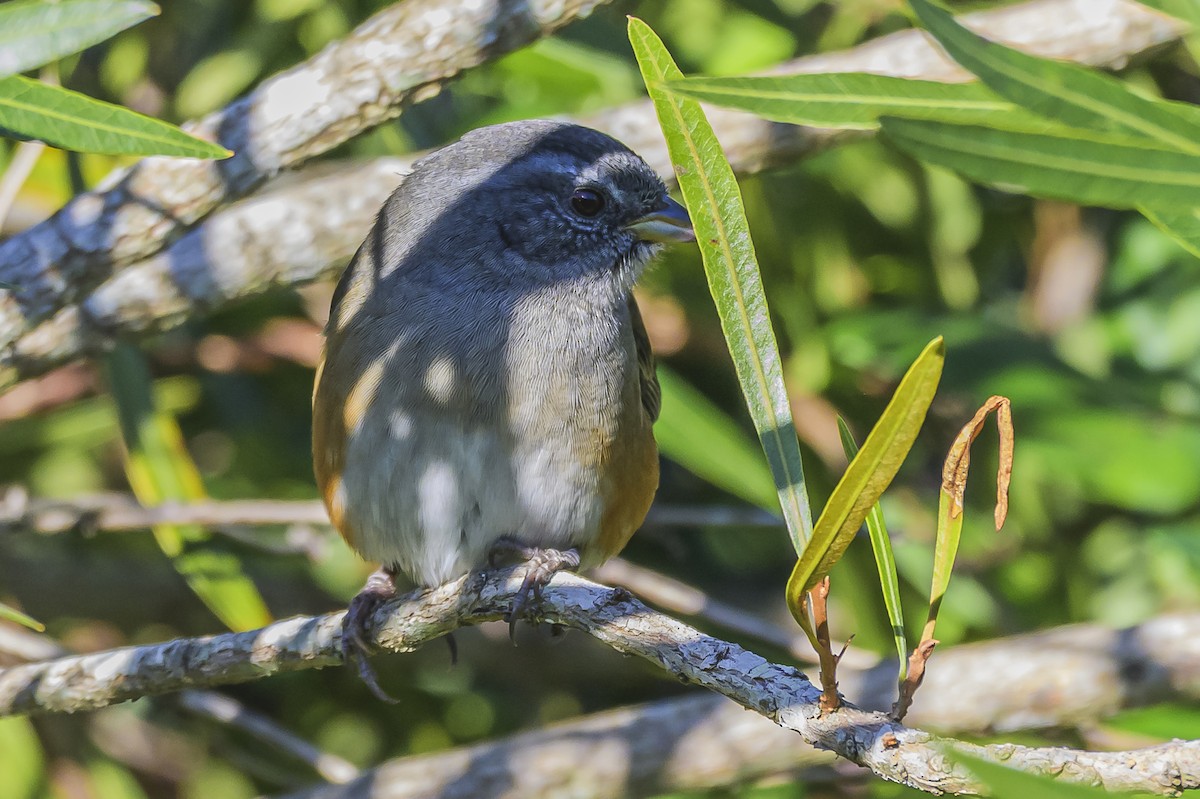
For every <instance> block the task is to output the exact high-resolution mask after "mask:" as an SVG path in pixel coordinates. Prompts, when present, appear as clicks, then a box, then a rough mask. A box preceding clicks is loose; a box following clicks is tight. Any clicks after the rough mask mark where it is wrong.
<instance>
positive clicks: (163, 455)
mask: <svg viewBox="0 0 1200 799" xmlns="http://www.w3.org/2000/svg"><path fill="white" fill-rule="evenodd" d="M105 364H106V366H107V370H108V378H109V385H110V387H111V389H112V391H113V394H114V397H115V399H116V401H117V415H118V418H119V419H120V423H121V432H122V436H123V438H124V440H125V449H126V464H125V471H126V474H127V475H128V477H129V484H130V487H131V488H132V489H133V493H134V496H136V497H137V499H138V501H139V502H141V503H142V504H143V505H146V506H148V507H152V506H154V505H158V504H160V503H162V502H166V501H177V502H189V501H195V500H201V499H204V498H205V493H204V485H203V482H202V480H201V478H200V474H199V472H198V471H197V469H196V465H195V463H193V461H192V459H191V456H190V455H189V454H188V452H187V449H186V448H185V447H184V445H183V436H182V434H181V432H180V430H179V425H178V424H177V423H176V421H175V418H174V417H173V416H172V415H171V414H169V413H167V412H165V411H163V410H162V409H160V408H157V407H155V404H154V397H153V392H152V391H151V383H150V374H149V371H148V370H147V368H146V365H145V360H144V357H143V356H142V354H141V353H140V352H139V351H137V350H136V349H134V348H132V347H131V346H129V345H122V346H118V347H117V348H116V349H115V350H114V351H113V352H111V353H110V354H109V355H108V356H107V357H106V359H105ZM153 533H154V538H155V540H156V541H157V542H158V545H159V548H160V549H162V551H163V552H164V553H165V554H166V555H167V556H168V557H169V558H170V559H171V562H172V564H173V565H174V566H175V569H176V571H178V572H179V573H180V574H181V575H182V576H183V578H184V579H185V580H186V581H187V584H188V586H189V587H190V588H191V589H192V591H194V592H195V594H196V596H198V597H199V598H200V599H201V601H203V602H204V604H205V605H207V606H208V608H209V609H210V610H211V611H212V612H213V613H214V614H215V615H216V616H217V618H219V619H220V620H221V621H222V622H224V623H225V625H226V626H228V627H229V628H230V629H232V630H239V631H240V630H252V629H254V628H256V627H261V626H263V625H265V624H267V623H269V622H270V621H271V615H270V613H269V612H268V611H267V606H266V604H265V603H264V602H263V599H262V596H261V595H260V594H259V593H258V589H257V588H256V587H255V586H254V583H253V582H251V580H250V578H249V577H247V576H246V575H245V573H244V572H243V571H242V567H241V564H240V563H239V562H238V560H237V558H236V557H235V556H234V555H233V553H231V552H227V551H224V550H223V549H221V548H220V547H219V546H217V545H216V543H215V542H214V541H213V540H212V539H211V536H210V535H209V534H208V533H207V531H205V530H204V529H203V528H201V527H199V526H197V525H170V524H160V525H156V526H155V527H154V528H153Z"/></svg>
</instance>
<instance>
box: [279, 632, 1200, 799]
mask: <svg viewBox="0 0 1200 799" xmlns="http://www.w3.org/2000/svg"><path fill="white" fill-rule="evenodd" d="M1198 634H1200V614H1190V615H1187V616H1167V617H1163V618H1160V619H1153V620H1151V621H1148V622H1146V623H1144V624H1141V625H1138V626H1136V627H1131V628H1128V629H1126V630H1121V631H1116V630H1109V629H1105V628H1103V627H1099V626H1095V625H1076V626H1071V627H1061V628H1058V629H1054V630H1048V631H1046V632H1042V633H1038V634H1036V635H1023V636H1015V637H1012V638H1001V639H997V640H994V641H987V642H985V643H979V644H971V645H968V646H960V647H952V648H948V649H945V650H943V651H942V652H941V653H939V660H938V662H937V664H936V666H935V668H934V669H933V670H932V671H931V672H930V675H929V680H928V681H927V682H926V684H925V688H924V693H923V694H922V695H921V697H920V698H919V699H918V701H917V703H916V706H915V709H914V711H913V713H912V715H911V718H912V719H914V722H915V723H917V724H920V725H922V726H928V727H932V728H933V729H936V730H938V731H939V732H941V733H944V734H954V733H959V734H962V733H968V734H970V733H982V732H985V731H987V732H992V733H994V732H996V731H997V730H1003V731H1015V730H1028V729H1045V728H1064V727H1071V726H1075V725H1090V724H1092V723H1094V722H1095V721H1096V720H1097V719H1098V718H1101V717H1103V716H1107V715H1110V714H1112V713H1113V712H1116V711H1117V710H1118V709H1120V708H1123V707H1129V706H1133V705H1139V704H1144V703H1151V702H1159V701H1164V700H1165V699H1166V698H1167V697H1168V696H1169V695H1171V694H1172V687H1171V686H1172V684H1174V685H1175V686H1176V687H1177V688H1178V689H1181V690H1182V691H1183V697H1184V698H1189V697H1190V698H1197V697H1200V679H1197V674H1196V670H1195V668H1194V664H1195V663H1197V662H1200V660H1198V659H1197V653H1196V649H1197V638H1196V636H1197V635H1198ZM1159 655H1162V656H1165V657H1166V658H1167V660H1160V659H1158V656H1159ZM840 677H841V678H842V687H843V689H844V690H845V693H846V694H847V695H848V696H853V697H855V698H856V699H858V700H860V701H861V702H862V704H863V705H864V706H866V707H869V708H872V709H875V710H884V709H886V708H888V707H889V706H890V705H891V703H892V700H893V699H894V692H895V687H896V686H895V668H894V666H893V665H892V664H891V663H890V662H889V663H887V664H882V665H880V666H877V667H875V668H873V669H870V670H869V671H856V670H853V669H848V670H847V669H843V670H842V671H841V673H840ZM1047 685H1054V686H1061V687H1062V688H1063V690H1050V691H1046V690H1044V689H1045V687H1046V686H1047ZM1176 696H1177V698H1178V695H1176ZM596 752H604V753H605V754H606V756H605V757H596V756H595V753H596ZM831 762H833V756H832V755H831V754H830V753H828V752H822V751H818V750H817V749H815V748H813V747H811V746H804V745H797V742H796V738H795V735H794V734H792V733H790V732H789V731H787V730H785V729H782V728H780V727H778V726H776V725H775V724H773V723H772V722H771V721H770V720H768V719H766V718H764V717H762V716H759V715H757V714H754V713H747V712H745V710H743V709H742V708H741V707H740V706H739V705H736V704H734V703H733V702H729V701H727V700H726V699H724V698H723V697H721V696H714V695H708V696H686V697H680V698H675V699H666V700H661V701H658V702H652V703H649V704H645V705H640V706H637V707H630V708H622V709H619V710H614V711H608V712H604V713H598V714H595V715H590V716H586V717H584V718H581V719H578V720H575V721H570V722H565V723H562V724H557V725H554V726H552V727H549V728H545V729H540V730H534V731H531V732H526V733H521V734H519V735H514V736H512V737H509V738H505V739H502V740H499V741H492V742H488V743H482V744H478V745H475V746H471V747H463V748H459V749H452V750H449V751H445V752H437V753H434V754H429V755H419V756H415V757H402V758H396V759H394V760H390V761H387V762H385V763H383V764H381V765H380V766H378V767H376V768H374V769H371V770H370V771H368V772H365V773H364V774H363V776H362V777H361V778H360V779H358V780H355V781H354V782H351V783H349V784H347V785H344V786H314V787H311V788H308V789H305V790H301V791H297V792H295V793H289V794H288V795H287V799H435V798H436V799H468V798H469V799H502V798H503V797H510V796H521V797H527V799H537V797H549V796H555V795H559V794H560V793H562V792H565V791H566V790H568V789H569V790H570V791H571V796H573V797H575V799H637V797H646V796H656V795H659V794H662V793H675V792H680V791H694V790H704V789H711V788H717V787H723V786H729V785H733V784H737V783H740V782H745V781H748V780H754V779H757V778H762V777H767V776H772V775H776V774H780V773H791V772H795V771H799V770H802V769H805V768H810V767H813V766H817V765H824V764H829V763H831Z"/></svg>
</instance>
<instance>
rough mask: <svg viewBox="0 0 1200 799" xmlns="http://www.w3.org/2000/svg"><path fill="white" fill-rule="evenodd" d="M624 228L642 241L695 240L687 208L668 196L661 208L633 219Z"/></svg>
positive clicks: (669, 241)
mask: <svg viewBox="0 0 1200 799" xmlns="http://www.w3.org/2000/svg"><path fill="white" fill-rule="evenodd" d="M625 229H626V230H630V231H633V234H634V235H635V236H637V237H638V238H639V239H641V240H642V241H656V242H661V243H663V244H669V243H671V242H673V241H695V240H696V233H695V232H694V231H693V230H692V220H691V219H690V218H689V217H688V212H687V209H686V208H684V207H683V206H682V205H680V204H679V203H677V202H675V201H674V200H672V199H671V198H670V197H667V198H666V201H665V204H664V205H663V207H662V208H659V209H658V210H657V211H652V212H650V213H648V214H646V215H645V216H643V217H640V218H638V219H635V220H633V221H632V222H630V223H629V224H628V225H626V226H625Z"/></svg>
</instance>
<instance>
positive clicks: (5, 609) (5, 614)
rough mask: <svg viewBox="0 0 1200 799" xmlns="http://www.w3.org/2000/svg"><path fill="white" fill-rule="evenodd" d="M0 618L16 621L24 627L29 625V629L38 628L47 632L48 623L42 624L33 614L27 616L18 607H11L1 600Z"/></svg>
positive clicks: (41, 631)
mask: <svg viewBox="0 0 1200 799" xmlns="http://www.w3.org/2000/svg"><path fill="white" fill-rule="evenodd" d="M0 619H4V620H5V621H11V622H16V623H17V624H20V625H21V626H22V627H28V628H29V629H31V630H36V631H38V632H39V633H44V632H46V625H44V624H42V623H41V622H40V621H38V620H37V619H35V618H33V617H32V616H26V615H25V614H24V613H22V612H21V611H19V610H17V609H16V608H11V607H9V606H8V605H6V604H4V603H3V602H0Z"/></svg>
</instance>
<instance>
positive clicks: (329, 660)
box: [0, 566, 1200, 795]
mask: <svg viewBox="0 0 1200 799" xmlns="http://www.w3.org/2000/svg"><path fill="white" fill-rule="evenodd" d="M523 576H524V572H523V568H522V567H520V566H517V567H512V568H508V569H503V570H498V571H493V572H488V573H477V574H470V575H467V576H465V577H463V578H460V579H458V580H456V581H454V582H452V583H448V584H446V585H443V586H439V587H437V588H433V589H428V590H424V591H418V592H414V593H412V594H409V595H406V596H404V597H400V598H398V599H396V600H393V601H391V602H388V603H386V604H385V605H384V606H382V607H381V608H380V609H379V611H378V612H377V613H376V614H375V617H374V619H373V629H372V638H373V642H374V643H375V644H377V645H378V646H380V647H382V648H384V649H386V650H389V651H411V650H413V649H415V648H416V647H418V646H420V645H421V644H424V643H426V642H428V641H430V640H432V639H433V638H436V637H439V636H441V635H444V634H446V633H447V632H450V631H452V630H454V629H456V628H458V627H461V626H464V625H472V624H478V623H480V622H483V621H491V620H497V619H500V618H503V617H504V616H505V615H506V613H507V612H508V610H509V609H510V607H511V604H512V597H513V595H514V594H515V593H516V592H517V591H518V590H519V588H520V585H521V580H522V578H523ZM535 612H536V618H537V619H538V620H541V621H546V622H551V623H554V624H561V625H565V626H568V627H574V628H576V629H580V630H583V631H584V632H586V633H588V634H589V635H591V636H592V637H594V638H596V639H597V640H599V641H600V642H602V643H604V644H607V645H608V646H611V647H612V648H614V649H616V650H617V651H619V652H622V653H624V654H627V655H636V656H638V657H640V658H643V659H645V660H647V661H649V662H651V663H654V664H656V665H658V666H659V667H660V668H662V669H663V670H664V671H666V672H668V673H669V674H671V675H673V676H674V677H676V678H677V679H679V680H681V681H683V682H689V683H695V684H697V685H699V686H701V687H704V688H707V689H709V690H711V691H714V692H716V693H720V694H723V695H725V696H727V697H729V698H730V699H732V700H734V701H735V702H737V703H738V704H740V705H742V706H743V707H745V708H747V709H749V710H753V711H755V712H757V713H759V714H760V715H763V716H765V717H767V718H770V719H771V720H773V721H774V722H775V723H776V724H778V725H779V726H781V727H783V728H785V729H789V730H793V731H795V732H797V733H799V734H800V736H801V737H802V738H803V739H804V740H805V741H807V742H808V743H810V744H812V745H814V746H817V747H818V748H821V749H828V750H830V751H832V752H834V753H836V754H839V755H841V756H842V757H844V758H846V759H848V760H851V761H852V762H855V763H858V764H859V765H861V766H864V767H866V768H868V769H869V770H871V771H872V772H873V773H875V774H877V775H879V776H881V777H884V778H885V779H890V780H894V781H896V782H901V783H903V784H906V785H909V786H911V787H914V788H918V789H921V790H925V791H930V792H935V793H940V792H977V791H978V788H979V786H978V785H977V784H976V783H975V782H974V781H973V779H972V778H971V777H970V776H969V775H968V774H966V772H964V771H963V770H961V769H959V768H956V767H954V766H952V765H950V764H949V763H948V762H947V760H946V756H945V752H944V751H943V749H942V748H941V747H942V745H944V744H945V743H947V741H945V740H939V739H937V738H935V737H934V736H932V735H930V734H929V733H926V732H922V731H920V730H916V729H912V728H908V727H905V726H903V725H901V724H897V723H895V722H893V721H891V720H890V719H888V718H887V716H885V715H883V714H881V713H877V712H868V711H864V710H860V709H858V708H855V707H853V706H850V705H846V706H844V707H843V708H841V709H839V710H838V711H837V712H835V713H825V714H822V713H820V710H819V707H818V704H817V702H818V697H819V691H818V689H817V688H815V687H814V686H813V685H812V683H810V682H809V681H808V679H807V678H806V677H805V676H804V675H803V674H801V673H800V672H798V671H796V670H795V669H794V668H792V667H790V666H783V665H777V664H774V663H770V662H768V661H766V660H765V659H763V658H761V657H759V656H758V655H755V654H754V653H752V652H749V651H747V650H745V649H742V648H741V647H739V646H737V645H736V644H732V643H729V642H726V641H722V640H720V639H717V638H713V637H712V636H708V635H704V634H703V633H701V632H700V631H698V630H696V629H693V628H691V627H688V626H687V625H685V624H683V623H681V622H679V621H676V620H675V619H672V618H670V617H668V616H665V615H663V614H661V613H658V612H655V611H653V610H651V609H650V608H648V607H646V606H645V605H643V604H642V603H640V602H638V601H637V600H636V599H634V598H633V597H632V595H630V594H629V592H628V591H626V590H624V589H612V588H607V587H605V586H601V585H597V584H596V583H593V582H590V581H588V580H585V579H583V578H582V577H579V576H577V575H574V574H559V575H557V576H556V577H555V578H554V580H553V581H552V582H551V583H550V585H549V586H547V588H546V590H545V592H544V596H543V600H542V602H541V605H540V607H538V608H537V609H536V611H535ZM342 616H343V614H342V613H332V614H328V615H326V616H319V617H297V618H293V619H289V620H286V621H282V622H278V623H276V624H272V625H270V626H268V627H264V628H262V629H261V630H255V631H251V632H247V633H237V634H235V633H230V634H226V635H218V636H211V637H203V638H190V639H188V638H181V639H176V640H174V641H169V642H166V643H163V644H157V645H152V646H140V647H128V648H125V649H117V650H112V651H108V652H100V653H96V654H92V655H82V656H76V657H66V658H59V659H57V660H52V661H48V662H45V663H35V664H26V665H21V666H13V667H10V668H7V669H3V670H0V714H12V713H40V712H76V711H79V710H87V709H94V708H98V707H105V706H107V705H110V704H114V703H117V702H123V701H128V700H131V699H135V698H138V697H141V696H148V695H156V694H162V693H167V692H170V691H177V690H180V689H182V688H184V687H195V686H206V685H217V684H224V683H233V682H244V681H247V680H252V679H258V678H261V677H265V676H268V675H270V674H275V673H279V672H287V671H295V670H298V669H306V668H321V667H324V666H331V665H336V664H338V663H340V662H341V654H340V629H341V621H342ZM955 745H956V746H957V747H959V748H960V749H962V750H964V751H968V752H970V753H973V754H976V755H978V756H982V757H988V758H990V759H994V760H1001V761H1003V762H1005V763H1007V764H1008V765H1010V766H1013V767H1016V768H1021V769H1024V770H1026V771H1030V772H1035V773H1040V774H1047V775H1050V776H1055V777H1057V778H1059V779H1061V780H1064V781H1068V782H1085V783H1089V784H1100V785H1103V786H1104V787H1105V788H1107V789H1110V790H1138V791H1142V792H1148V793H1155V794H1162V795H1176V794H1178V793H1179V792H1180V791H1183V790H1190V789H1195V788H1200V741H1176V742H1173V743H1171V744H1166V745H1162V746H1158V747H1152V748H1149V749H1142V750H1138V751H1137V752H1112V753H1092V752H1082V751H1077V750H1071V749H1065V748H1038V747H1024V746H1016V745H1011V744H1003V745H991V746H974V745H969V744H964V743H956V744H955Z"/></svg>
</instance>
